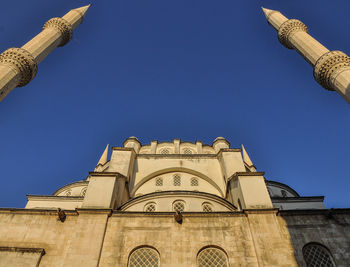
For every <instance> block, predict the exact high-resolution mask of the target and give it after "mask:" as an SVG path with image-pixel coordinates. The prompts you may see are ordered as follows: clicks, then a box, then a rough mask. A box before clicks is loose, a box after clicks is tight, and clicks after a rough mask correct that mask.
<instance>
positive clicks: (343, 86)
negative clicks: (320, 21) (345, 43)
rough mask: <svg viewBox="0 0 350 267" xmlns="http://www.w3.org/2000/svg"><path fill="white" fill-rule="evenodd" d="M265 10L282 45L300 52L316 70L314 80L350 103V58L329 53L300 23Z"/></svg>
mask: <svg viewBox="0 0 350 267" xmlns="http://www.w3.org/2000/svg"><path fill="white" fill-rule="evenodd" d="M262 10H263V11H264V13H265V16H266V19H267V21H268V23H269V24H270V25H271V26H272V27H274V28H275V29H276V30H277V32H278V40H279V41H280V42H281V44H283V45H284V46H285V47H287V48H289V49H295V50H297V51H298V52H299V53H300V54H301V55H302V56H303V57H304V58H305V59H306V61H308V62H309V63H310V64H311V65H312V66H313V67H314V77H315V80H316V81H317V82H318V83H319V84H320V85H322V86H323V87H324V88H325V89H327V90H331V91H337V92H338V93H339V94H340V95H341V96H342V97H343V98H344V99H345V100H346V101H347V102H348V103H350V57H348V56H347V55H346V54H345V53H343V52H341V51H329V50H328V49H327V48H326V47H324V46H323V45H322V44H320V43H319V42H318V41H317V40H315V39H314V38H313V37H312V36H310V35H309V34H308V29H307V27H306V26H305V24H304V23H302V22H301V21H299V20H296V19H288V18H286V17H285V16H283V15H282V14H281V13H280V12H279V11H276V10H270V9H266V8H262Z"/></svg>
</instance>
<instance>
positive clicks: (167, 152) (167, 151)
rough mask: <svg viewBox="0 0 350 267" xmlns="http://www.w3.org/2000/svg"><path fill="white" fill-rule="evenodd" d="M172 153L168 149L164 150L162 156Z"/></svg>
mask: <svg viewBox="0 0 350 267" xmlns="http://www.w3.org/2000/svg"><path fill="white" fill-rule="evenodd" d="M169 153H170V152H169V149H167V148H163V149H162V150H161V151H160V154H163V155H168V154H169Z"/></svg>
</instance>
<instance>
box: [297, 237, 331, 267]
mask: <svg viewBox="0 0 350 267" xmlns="http://www.w3.org/2000/svg"><path fill="white" fill-rule="evenodd" d="M303 256H304V260H305V262H306V265H307V266H308V267H319V266H324V267H333V266H334V267H335V264H334V261H333V258H332V255H331V253H330V252H329V251H328V249H326V248H325V247H324V246H322V245H319V244H316V243H310V244H307V245H306V246H304V248H303Z"/></svg>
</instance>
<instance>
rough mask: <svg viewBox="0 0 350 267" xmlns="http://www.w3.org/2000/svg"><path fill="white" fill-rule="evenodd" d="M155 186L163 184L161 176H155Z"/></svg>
mask: <svg viewBox="0 0 350 267" xmlns="http://www.w3.org/2000/svg"><path fill="white" fill-rule="evenodd" d="M156 186H163V178H162V177H158V178H156Z"/></svg>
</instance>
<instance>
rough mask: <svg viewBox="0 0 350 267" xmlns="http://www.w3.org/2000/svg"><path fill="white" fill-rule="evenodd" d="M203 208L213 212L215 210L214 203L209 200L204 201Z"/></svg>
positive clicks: (205, 210)
mask: <svg viewBox="0 0 350 267" xmlns="http://www.w3.org/2000/svg"><path fill="white" fill-rule="evenodd" d="M202 208H203V211H204V212H212V211H213V207H212V205H211V204H210V203H208V202H204V203H203V204H202Z"/></svg>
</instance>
